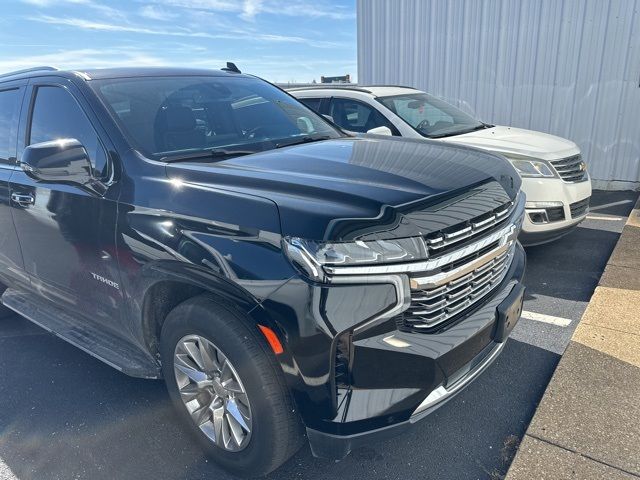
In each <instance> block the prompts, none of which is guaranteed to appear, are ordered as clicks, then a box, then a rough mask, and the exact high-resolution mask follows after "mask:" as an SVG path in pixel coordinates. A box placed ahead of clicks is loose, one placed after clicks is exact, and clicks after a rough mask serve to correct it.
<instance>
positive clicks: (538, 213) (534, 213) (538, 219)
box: [527, 210, 549, 224]
mask: <svg viewBox="0 0 640 480" xmlns="http://www.w3.org/2000/svg"><path fill="white" fill-rule="evenodd" d="M527 214H528V215H529V220H531V223H537V224H540V223H549V218H548V217H547V211H546V210H527Z"/></svg>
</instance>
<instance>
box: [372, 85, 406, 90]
mask: <svg viewBox="0 0 640 480" xmlns="http://www.w3.org/2000/svg"><path fill="white" fill-rule="evenodd" d="M365 87H372V88H375V87H392V88H408V89H409V90H417V88H414V87H410V86H408V85H383V84H381V85H378V84H369V85H365Z"/></svg>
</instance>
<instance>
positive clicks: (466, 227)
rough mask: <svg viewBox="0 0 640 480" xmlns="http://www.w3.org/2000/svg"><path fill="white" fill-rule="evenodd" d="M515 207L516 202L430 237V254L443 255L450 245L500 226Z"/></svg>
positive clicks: (428, 239) (427, 240) (428, 238)
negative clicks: (442, 252)
mask: <svg viewBox="0 0 640 480" xmlns="http://www.w3.org/2000/svg"><path fill="white" fill-rule="evenodd" d="M513 207H514V202H507V203H505V204H503V205H501V206H500V207H498V208H496V209H495V210H493V211H492V212H489V213H488V214H485V215H481V216H479V217H476V218H473V219H471V220H470V221H469V222H468V224H462V225H458V226H457V227H456V228H455V229H450V230H446V231H443V232H438V233H436V234H435V235H430V236H428V237H427V238H426V239H425V240H426V242H427V247H428V249H429V252H430V253H431V254H437V253H441V251H442V250H443V249H444V248H445V247H448V246H449V245H452V244H454V243H458V242H461V241H462V240H466V239H468V238H470V237H474V236H475V235H478V234H479V233H482V232H484V231H485V230H488V229H490V228H492V227H495V226H497V225H499V224H500V223H502V222H503V221H504V220H506V219H507V218H508V217H509V213H511V210H512V209H513Z"/></svg>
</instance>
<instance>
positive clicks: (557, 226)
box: [519, 177, 591, 246]
mask: <svg viewBox="0 0 640 480" xmlns="http://www.w3.org/2000/svg"><path fill="white" fill-rule="evenodd" d="M522 190H523V191H524V192H525V194H526V195H527V208H526V211H527V214H526V215H525V219H524V224H523V226H522V232H521V233H520V237H519V238H520V242H521V243H522V244H523V245H525V246H531V245H539V244H541V243H546V242H551V241H553V240H556V239H557V238H560V237H562V236H563V235H566V234H567V233H569V232H570V231H571V230H573V229H574V228H575V227H576V226H577V225H578V224H579V223H580V222H582V221H583V220H584V219H585V217H586V216H587V213H588V209H584V208H579V209H578V211H576V210H575V207H576V206H578V207H579V206H580V204H579V203H578V202H581V201H584V200H586V199H587V198H589V197H590V196H591V179H590V178H588V177H587V179H586V180H584V181H582V182H576V183H568V182H564V181H562V180H561V179H559V178H551V179H549V178H545V179H538V178H523V179H522ZM572 205H574V212H573V213H572V209H571V206H572ZM560 207H561V209H562V211H563V212H564V219H559V218H561V211H560ZM547 214H548V215H547ZM545 217H547V218H546V220H545Z"/></svg>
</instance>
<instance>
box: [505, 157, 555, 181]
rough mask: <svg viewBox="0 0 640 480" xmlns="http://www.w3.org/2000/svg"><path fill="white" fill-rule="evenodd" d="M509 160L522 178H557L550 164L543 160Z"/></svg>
mask: <svg viewBox="0 0 640 480" xmlns="http://www.w3.org/2000/svg"><path fill="white" fill-rule="evenodd" d="M507 158H508V157H507ZM509 160H510V161H511V164H512V165H513V166H514V168H515V169H516V170H517V171H518V173H519V174H520V176H521V177H533V178H549V177H555V176H556V175H555V173H554V172H553V169H552V168H551V167H550V166H549V164H547V162H545V161H543V160H515V159H511V158H509Z"/></svg>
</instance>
